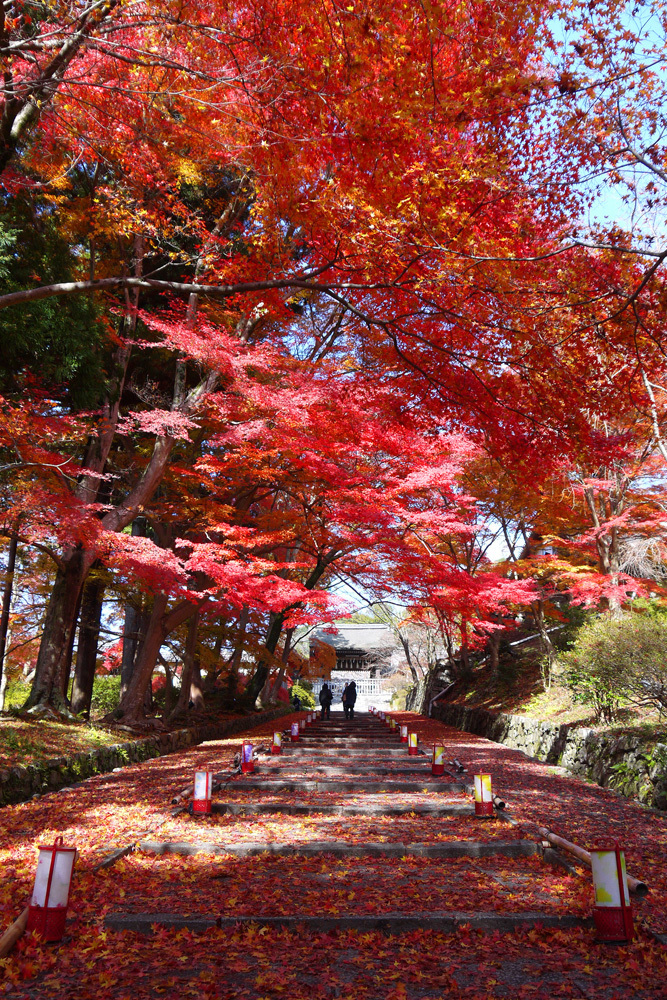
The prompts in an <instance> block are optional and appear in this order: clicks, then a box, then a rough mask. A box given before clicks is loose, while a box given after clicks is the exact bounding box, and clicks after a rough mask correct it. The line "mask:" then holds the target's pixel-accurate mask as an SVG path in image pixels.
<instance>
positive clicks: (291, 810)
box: [211, 800, 475, 816]
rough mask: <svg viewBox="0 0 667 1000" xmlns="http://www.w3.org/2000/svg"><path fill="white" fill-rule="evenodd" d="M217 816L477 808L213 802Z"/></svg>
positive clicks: (466, 809) (432, 812)
mask: <svg viewBox="0 0 667 1000" xmlns="http://www.w3.org/2000/svg"><path fill="white" fill-rule="evenodd" d="M211 808H212V810H213V812H214V813H221V814H223V815H225V814H226V815H232V816H257V815H266V814H271V813H283V814H285V815H287V816H309V815H324V816H407V815H408V814H416V815H417V816H474V815H475V808H474V806H473V805H472V804H471V803H470V802H462V801H460V800H457V801H452V802H447V804H446V805H441V804H440V803H438V805H423V804H419V805H398V806H397V805H389V804H387V805H383V804H382V803H368V804H367V805H343V804H341V803H336V804H334V805H331V804H322V805H319V804H318V803H317V802H313V803H312V804H311V803H308V802H213V803H212V806H211Z"/></svg>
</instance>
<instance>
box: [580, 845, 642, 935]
mask: <svg viewBox="0 0 667 1000" xmlns="http://www.w3.org/2000/svg"><path fill="white" fill-rule="evenodd" d="M590 854H591V869H592V871H593V885H594V887H595V906H594V908H593V919H594V920H595V931H596V938H597V940H598V941H632V938H633V936H634V929H633V926H632V907H631V905H630V894H629V892H628V879H627V873H626V871H625V855H624V853H623V851H621V850H620V849H619V847H618V844H616V846H615V847H613V848H609V847H608V848H596V849H595V850H592V851H591V852H590Z"/></svg>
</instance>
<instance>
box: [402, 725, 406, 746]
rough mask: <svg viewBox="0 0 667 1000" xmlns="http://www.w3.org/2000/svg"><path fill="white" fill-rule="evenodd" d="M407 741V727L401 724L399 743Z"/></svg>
mask: <svg viewBox="0 0 667 1000" xmlns="http://www.w3.org/2000/svg"><path fill="white" fill-rule="evenodd" d="M407 742H408V727H407V726H401V743H407Z"/></svg>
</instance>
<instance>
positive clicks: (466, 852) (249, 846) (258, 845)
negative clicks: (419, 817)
mask: <svg viewBox="0 0 667 1000" xmlns="http://www.w3.org/2000/svg"><path fill="white" fill-rule="evenodd" d="M137 847H138V849H139V850H140V851H143V852H144V853H146V854H179V855H182V856H186V857H188V856H190V855H194V854H231V855H233V856H234V857H238V858H250V857H254V856H255V855H257V854H271V855H276V856H280V857H293V856H299V857H317V856H319V855H320V854H331V855H332V856H333V857H336V858H365V857H375V858H378V857H390V858H403V857H416V858H489V857H493V856H494V855H502V856H503V857H506V858H521V857H531V856H532V855H534V854H539V852H540V848H539V845H538V844H536V843H535V842H534V841H532V840H489V841H477V840H449V841H445V842H443V843H437V844H423V843H414V844H404V843H402V842H401V841H393V842H385V841H380V842H366V843H355V844H349V843H347V842H346V841H344V840H311V841H308V842H306V843H303V844H277V843H276V842H275V841H267V842H264V841H259V840H257V841H245V842H237V843H230V844H226V843H224V842H223V841H219V842H216V841H194V842H185V841H180V840H164V841H160V840H140V841H139V842H138V844H137Z"/></svg>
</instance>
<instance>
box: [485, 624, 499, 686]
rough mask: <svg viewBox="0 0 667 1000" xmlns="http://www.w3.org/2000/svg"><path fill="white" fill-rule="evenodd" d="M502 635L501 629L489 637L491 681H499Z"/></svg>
mask: <svg viewBox="0 0 667 1000" xmlns="http://www.w3.org/2000/svg"><path fill="white" fill-rule="evenodd" d="M501 636H502V633H501V631H500V629H498V631H497V632H492V633H491V635H490V636H489V639H488V643H487V647H488V650H489V666H490V667H491V679H492V680H493V681H496V680H498V666H499V663H500V639H501Z"/></svg>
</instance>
